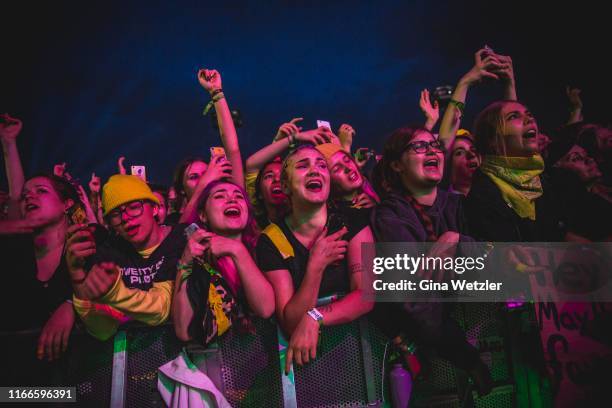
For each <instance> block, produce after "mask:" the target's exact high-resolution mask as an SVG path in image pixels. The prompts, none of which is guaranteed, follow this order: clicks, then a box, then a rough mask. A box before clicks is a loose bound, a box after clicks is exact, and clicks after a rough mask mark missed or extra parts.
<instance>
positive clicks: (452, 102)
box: [448, 99, 465, 115]
mask: <svg viewBox="0 0 612 408" xmlns="http://www.w3.org/2000/svg"><path fill="white" fill-rule="evenodd" d="M448 103H449V105H455V107H456V108H457V109H458V110H459V112H461V114H462V115H463V108H465V103H463V102H459V101H456V100H454V99H449V101H448Z"/></svg>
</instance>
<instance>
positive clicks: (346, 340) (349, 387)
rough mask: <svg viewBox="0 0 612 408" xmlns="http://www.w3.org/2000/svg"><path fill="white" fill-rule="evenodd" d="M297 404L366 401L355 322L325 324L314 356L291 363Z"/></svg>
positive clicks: (339, 404)
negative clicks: (311, 360)
mask: <svg viewBox="0 0 612 408" xmlns="http://www.w3.org/2000/svg"><path fill="white" fill-rule="evenodd" d="M294 370H295V389H296V394H297V403H298V406H299V407H356V406H364V405H367V392H366V383H365V379H364V375H363V359H362V353H361V343H360V336H359V325H358V323H357V322H352V323H349V324H344V325H340V326H331V327H325V328H324V329H323V330H322V333H321V336H320V342H319V347H318V349H317V358H316V359H315V360H314V361H313V362H311V363H310V364H308V365H305V366H303V367H301V368H300V367H299V366H297V365H294Z"/></svg>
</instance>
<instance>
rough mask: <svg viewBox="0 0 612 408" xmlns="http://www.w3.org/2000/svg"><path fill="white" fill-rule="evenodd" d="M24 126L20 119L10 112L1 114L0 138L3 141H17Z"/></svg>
mask: <svg viewBox="0 0 612 408" xmlns="http://www.w3.org/2000/svg"><path fill="white" fill-rule="evenodd" d="M22 127H23V124H22V123H21V121H20V120H19V119H17V118H12V117H11V116H10V115H9V114H8V113H4V114H2V115H0V140H1V141H2V142H3V143H10V142H15V141H16V140H17V136H18V135H19V133H20V132H21V128H22Z"/></svg>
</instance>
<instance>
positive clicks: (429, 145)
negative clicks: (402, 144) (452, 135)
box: [404, 139, 444, 154]
mask: <svg viewBox="0 0 612 408" xmlns="http://www.w3.org/2000/svg"><path fill="white" fill-rule="evenodd" d="M408 149H412V151H413V152H415V153H418V154H422V153H427V152H428V151H429V149H431V150H433V151H437V152H443V151H444V145H443V144H442V142H440V141H439V140H437V139H436V140H432V141H431V142H428V141H426V140H419V141H416V142H412V143H408V144H407V145H406V148H405V149H404V151H406V150H408Z"/></svg>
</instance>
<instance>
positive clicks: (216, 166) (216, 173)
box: [198, 156, 232, 184]
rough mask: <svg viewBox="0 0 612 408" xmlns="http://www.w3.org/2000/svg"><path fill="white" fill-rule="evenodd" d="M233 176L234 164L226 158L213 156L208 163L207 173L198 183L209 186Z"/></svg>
mask: <svg viewBox="0 0 612 408" xmlns="http://www.w3.org/2000/svg"><path fill="white" fill-rule="evenodd" d="M231 176H232V163H231V162H230V161H229V160H227V158H226V157H225V156H213V157H212V158H211V159H210V163H208V168H207V169H206V173H204V175H203V176H202V177H200V180H199V181H198V183H204V184H208V183H211V182H213V181H217V180H221V179H224V178H229V177H231Z"/></svg>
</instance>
